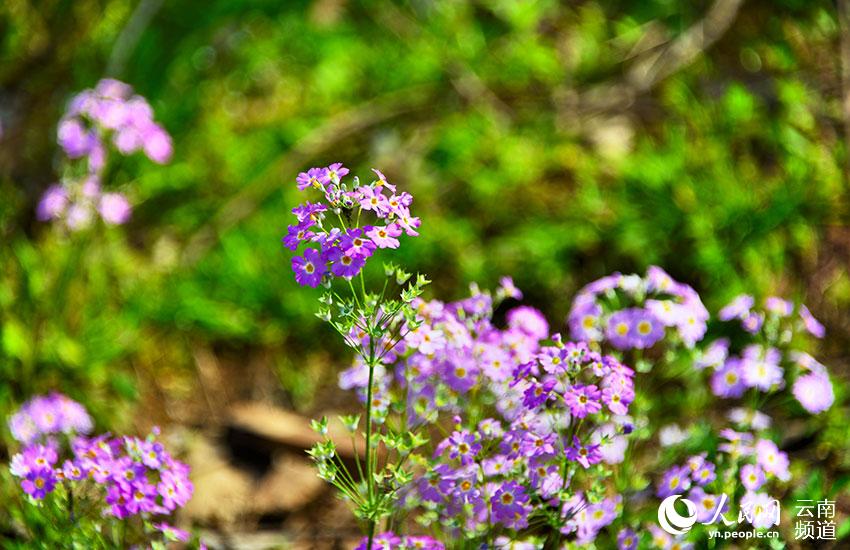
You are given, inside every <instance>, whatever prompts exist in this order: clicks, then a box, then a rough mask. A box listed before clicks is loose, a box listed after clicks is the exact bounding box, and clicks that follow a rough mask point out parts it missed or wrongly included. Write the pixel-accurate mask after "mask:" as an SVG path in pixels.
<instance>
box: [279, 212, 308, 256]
mask: <svg viewBox="0 0 850 550" xmlns="http://www.w3.org/2000/svg"><path fill="white" fill-rule="evenodd" d="M312 226H313V222H312V221H311V220H306V221H304V222H301V223H299V224H298V225H290V226H289V227H288V228H287V233H286V236H285V237H283V239H281V240H282V241H283V245H284V246H285V247H286V248H288V249H290V250H292V251H293V252H294V251H295V250H297V249H298V246H299V245H300V244H301V243H302V242H304V241H308V240H310V239H311V238H313V236H314V235H315V233H313V232H312V231H310V227H312Z"/></svg>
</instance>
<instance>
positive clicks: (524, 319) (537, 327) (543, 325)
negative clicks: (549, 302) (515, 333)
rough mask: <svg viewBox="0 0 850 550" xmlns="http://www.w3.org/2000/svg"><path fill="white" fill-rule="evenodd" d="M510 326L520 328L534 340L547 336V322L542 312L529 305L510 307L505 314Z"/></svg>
mask: <svg viewBox="0 0 850 550" xmlns="http://www.w3.org/2000/svg"><path fill="white" fill-rule="evenodd" d="M505 318H506V320H507V322H508V326H509V327H510V328H513V329H516V330H520V331H522V332H523V333H525V334H526V335H528V336H529V337H530V338H533V339H534V340H542V339H544V338H546V337H547V336H549V323H548V322H546V317H544V316H543V314H542V313H541V312H540V311H539V310H537V309H535V308H533V307H529V306H519V307H515V308H513V309H511V310H510V311H508V313H507V314H506V315H505Z"/></svg>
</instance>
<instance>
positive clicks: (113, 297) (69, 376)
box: [0, 0, 850, 426]
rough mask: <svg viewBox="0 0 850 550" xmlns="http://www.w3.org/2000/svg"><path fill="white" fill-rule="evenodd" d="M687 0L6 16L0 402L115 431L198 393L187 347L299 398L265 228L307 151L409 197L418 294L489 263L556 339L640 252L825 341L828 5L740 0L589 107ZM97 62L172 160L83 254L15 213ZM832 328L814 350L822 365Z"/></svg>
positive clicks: (831, 68) (281, 275)
mask: <svg viewBox="0 0 850 550" xmlns="http://www.w3.org/2000/svg"><path fill="white" fill-rule="evenodd" d="M710 6H711V4H710V3H706V2H695V3H690V4H688V5H687V6H686V7H684V8H683V7H682V6H681V5H679V3H674V2H669V1H663V0H654V1H648V2H647V1H644V2H628V1H621V2H581V3H577V4H575V5H572V6H562V5H560V3H558V2H554V1H536V2H534V1H529V2H512V1H496V0H494V1H478V2H470V3H458V2H433V3H432V2H419V1H411V2H403V3H384V2H374V1H372V2H368V1H364V2H351V1H345V0H317V1H313V2H308V1H301V2H288V3H279V2H271V1H245V0H239V1H232V0H228V1H224V0H220V1H213V2H199V1H179V2H162V3H159V2H150V1H146V2H144V3H143V4H141V7H136V5H135V4H132V5H131V4H128V3H126V2H121V1H109V0H100V1H92V0H82V1H76V2H70V1H63V0H56V1H54V2H51V3H49V5H42V4H41V3H34V2H33V3H30V2H26V1H21V0H12V1H10V2H6V3H4V4H3V5H2V6H0V123H2V127H3V137H2V140H0V238H2V245H0V262H2V266H3V269H2V273H0V278H2V280H0V308H2V313H0V315H2V317H0V322H2V339H0V342H2V353H0V372H2V382H0V403H2V406H0V409H2V410H8V408H9V407H10V406H11V404H12V403H13V402H20V401H21V400H22V399H24V398H25V397H27V396H28V395H30V394H31V393H33V392H38V391H45V390H46V389H48V388H52V387H61V388H62V389H64V390H65V391H66V392H68V393H69V394H71V395H72V396H73V397H75V398H79V399H82V400H83V401H84V402H86V404H87V405H90V406H92V407H93V408H94V409H95V411H94V412H95V414H96V416H97V417H98V420H99V422H100V423H102V424H105V425H107V426H109V425H112V424H114V423H120V422H127V421H128V418H127V416H126V411H128V410H130V409H129V405H127V406H126V407H125V408H118V409H116V408H115V407H116V404H117V403H124V404H128V403H132V402H133V401H134V400H135V399H137V398H138V396H139V391H140V389H139V388H140V386H141V387H142V391H143V392H153V393H154V394H157V392H164V393H166V394H170V395H174V396H176V397H175V398H174V400H173V401H172V403H173V402H174V401H180V400H181V399H190V398H193V397H194V398H197V393H198V392H199V390H198V389H197V384H196V383H195V382H193V381H192V380H193V377H194V376H195V374H194V369H195V362H194V359H193V353H192V349H193V347H194V346H197V345H203V346H209V347H211V348H213V349H216V350H219V351H222V350H225V351H227V350H229V351H230V352H231V353H232V354H235V355H236V356H237V357H240V358H241V360H242V361H245V362H247V360H248V359H247V358H249V357H252V355H253V354H256V353H262V354H264V357H272V358H274V359H272V360H271V363H270V369H271V370H272V371H274V372H277V373H279V375H280V376H278V378H279V379H280V380H281V381H282V382H283V385H284V394H283V395H282V396H281V397H282V398H283V399H286V400H288V402H289V403H290V404H292V405H294V406H297V407H306V406H307V404H308V403H309V402H310V398H311V395H312V387H313V386H314V385H315V384H316V383H317V382H316V379H315V376H314V375H313V373H315V372H316V370H315V369H314V368H312V367H310V368H308V365H310V364H313V363H315V360H316V356H317V355H316V354H317V353H322V354H323V353H330V354H331V356H332V357H340V358H341V357H342V353H341V350H340V348H338V347H334V346H336V345H337V344H336V343H331V344H329V343H328V340H329V338H328V333H327V332H326V330H325V328H324V327H321V326H320V323H319V321H318V320H317V319H315V318H314V317H313V316H312V313H313V311H314V307H315V298H316V293H314V292H311V291H309V290H303V289H299V288H297V286H296V285H295V283H294V281H293V278H292V276H291V273H290V271H289V265H288V264H289V255H288V254H287V253H284V251H282V249H281V245H280V241H279V239H280V237H281V236H282V234H283V233H284V232H285V228H286V225H287V224H288V223H289V221H290V214H289V210H290V209H291V208H292V207H293V206H294V205H295V204H296V203H297V202H298V201H299V200H301V199H302V197H301V196H300V195H299V193H298V192H297V190H296V189H295V186H294V184H293V182H294V177H295V174H296V173H297V172H298V171H299V170H301V169H304V168H306V167H309V166H311V165H325V164H328V163H330V162H334V161H343V162H345V163H346V164H347V165H349V166H350V167H351V168H352V169H353V171H354V172H355V173H359V174H366V173H367V171H368V169H369V168H371V167H378V168H380V169H381V170H383V171H384V172H385V173H386V174H388V176H389V177H390V180H391V181H394V182H396V183H397V184H399V185H400V186H401V187H403V188H404V189H406V190H409V191H410V192H411V193H413V195H414V196H415V197H416V202H415V204H414V208H415V214H416V215H418V216H421V218H422V220H423V225H422V237H421V238H419V239H415V240H408V241H407V242H405V246H403V247H402V249H401V250H400V252H399V254H398V256H399V257H398V261H400V262H403V263H404V264H406V265H408V266H410V269H412V270H419V271H423V272H426V273H428V274H429V275H430V276H431V278H432V279H433V280H434V282H435V284H434V290H433V292H434V293H435V294H436V295H438V296H440V297H441V298H445V299H450V298H453V297H457V296H459V295H460V294H462V293H463V292H464V287H465V285H466V284H467V283H469V282H471V281H479V282H480V283H482V285H493V284H494V283H495V282H496V281H497V279H498V278H499V277H500V276H501V275H503V274H510V275H512V276H513V277H514V279H515V280H516V282H517V284H518V286H520V288H522V289H523V290H524V291H525V292H526V296H527V298H528V301H529V302H530V303H532V304H534V305H536V306H538V307H540V308H542V309H544V310H545V312H546V313H547V314H548V315H549V316H550V319H551V320H552V321H553V322H554V323H555V326H557V327H558V328H563V326H562V324H561V323H562V320H563V318H564V316H565V314H566V312H567V309H568V307H569V302H570V300H571V297H572V295H573V293H574V291H575V290H576V289H577V288H578V287H580V286H581V285H582V284H584V283H585V282H587V281H589V280H590V279H592V278H595V277H598V276H600V275H603V274H605V273H607V272H610V271H614V270H622V271H632V270H637V271H642V270H643V269H645V267H646V266H647V265H649V264H651V263H655V264H659V265H662V266H664V267H665V268H667V269H668V270H669V271H670V272H671V274H672V275H673V276H674V277H676V278H677V279H680V280H684V281H687V282H689V283H691V284H693V285H694V286H695V287H696V288H697V289H698V290H699V291H700V292H701V293H702V295H703V298H704V300H705V301H706V302H707V304H708V305H709V306H710V307H717V306H719V305H721V304H722V303H724V302H725V300H727V299H729V298H730V297H731V296H732V295H734V294H736V293H738V292H744V291H746V292H751V293H755V294H758V295H766V294H769V293H783V294H786V295H789V296H791V297H798V298H804V299H805V300H806V301H807V302H809V303H810V304H811V305H812V306H813V309H814V310H815V312H816V314H818V315H819V316H821V317H823V318H824V319H825V320H826V321H827V324H828V326H829V328H830V331H831V332H832V333H833V334H836V333H841V332H842V331H844V332H846V329H847V328H848V327H850V318H848V315H847V313H846V312H847V306H848V305H850V279H848V276H847V272H846V265H847V259H848V258H850V234H848V233H847V232H846V231H845V224H846V220H847V215H848V202H847V187H846V185H847V184H846V180H845V176H844V174H845V167H844V163H846V162H847V159H846V158H845V150H844V143H845V139H844V136H843V135H842V124H843V121H842V118H841V104H840V101H841V84H840V71H841V67H840V59H839V57H838V56H837V54H836V52H837V44H838V40H839V29H838V23H837V19H836V14H835V13H834V8H833V5H832V4H831V3H829V2H822V1H815V2H802V1H798V0H783V1H781V2H767V1H762V2H748V3H745V4H743V6H742V7H741V8H740V10H739V12H738V13H737V16H736V17H735V18H734V22H733V23H732V26H731V28H730V29H729V30H727V31H726V32H725V33H724V34H723V35H722V37H721V38H720V40H719V41H718V42H717V43H716V44H714V45H713V46H712V47H710V48H709V49H708V51H706V52H704V53H703V54H700V55H698V56H697V57H696V58H695V60H694V61H693V62H692V63H688V64H683V65H682V66H681V67H680V68H679V70H677V71H676V72H675V73H674V74H672V75H671V76H670V77H668V78H664V79H662V80H661V81H660V82H658V84H657V85H655V86H652V87H651V89H649V90H648V91H646V92H641V93H638V94H636V95H635V96H634V97H633V98H631V99H629V100H628V101H625V102H622V101H617V102H613V103H610V102H609V103H607V104H606V103H605V102H602V103H601V105H602V106H601V107H600V104H599V103H598V102H596V101H595V100H596V99H597V96H598V95H599V94H600V93H601V94H602V95H603V96H604V94H605V93H608V92H611V91H612V90H614V89H617V87H618V86H621V85H622V84H623V82H625V80H624V79H625V76H624V75H627V74H629V73H628V71H629V68H630V67H633V66H635V64H636V63H637V62H638V61H641V60H645V59H647V58H648V57H649V56H651V55H652V54H653V53H655V52H663V51H664V48H665V46H667V45H669V44H670V43H671V41H673V40H675V39H676V37H678V36H681V35H682V33H684V32H686V30H687V29H688V28H689V27H690V26H691V25H694V24H695V23H697V22H698V21H700V19H701V18H702V17H703V16H704V15H705V13H706V12H707V10H708V9H710ZM134 9H135V10H136V11H135V12H134V11H133V10H134ZM134 13H135V15H134ZM140 14H141V15H140ZM148 17H149V20H147V21H146V20H145V19H146V18H148ZM136 36H137V37H138V41H135V40H134V37H136ZM116 44H117V45H116ZM107 66H111V67H113V69H114V72H113V73H111V76H116V77H118V78H121V79H123V80H125V81H127V82H129V83H131V84H132V85H133V86H134V87H135V89H136V90H137V91H138V92H139V93H141V94H143V95H145V96H146V97H148V98H149V99H150V100H151V102H152V104H153V106H154V109H155V111H156V117H157V119H158V120H159V121H161V122H162V123H163V124H164V125H165V127H166V128H167V129H168V130H169V132H171V133H172V135H173V136H174V138H175V155H174V160H173V161H172V163H171V164H170V165H168V166H165V167H161V166H156V165H151V164H147V163H145V162H143V161H141V159H136V158H130V159H124V160H122V161H120V162H117V163H116V164H115V165H113V166H111V167H110V171H109V174H110V181H111V182H113V183H112V185H114V186H118V187H121V188H123V189H125V190H127V191H128V192H129V193H130V194H131V196H132V198H133V200H134V202H135V203H136V204H137V205H138V206H137V208H136V210H135V212H134V218H133V220H132V222H131V225H130V227H129V229H128V230H127V231H126V232H123V231H103V232H101V233H99V234H96V235H92V236H90V237H89V243H88V244H86V243H83V242H80V241H81V239H78V238H74V239H73V240H72V241H69V240H68V239H67V238H66V237H65V236H63V235H61V234H60V233H59V232H57V231H55V230H53V229H52V228H50V227H49V226H46V225H44V224H40V223H38V222H36V221H34V215H33V213H34V204H35V201H36V200H37V198H38V196H39V194H40V192H41V191H43V189H44V188H45V187H46V186H47V185H48V184H49V183H50V182H51V181H53V180H55V178H56V173H57V166H58V164H57V163H58V160H59V158H60V157H59V152H58V151H57V147H56V145H55V126H56V122H57V120H58V118H59V117H60V115H61V113H62V111H63V109H64V105H65V102H66V101H67V99H68V97H70V94H72V93H73V92H74V91H77V90H79V89H82V88H86V87H89V86H91V85H93V84H94V83H95V82H96V81H97V79H99V78H100V77H102V76H103V75H104V72H105V70H106V67H107ZM846 341H847V340H846V336H838V337H837V338H835V339H833V342H834V343H833V344H832V347H831V349H830V350H828V354H829V355H830V356H831V357H832V358H833V362H835V361H837V362H838V365H837V366H838V367H839V368H842V367H843V368H846V365H847V360H846V352H845V351H842V350H843V347H842V346H843V344H844V343H846ZM329 346H330V347H329ZM239 360H240V359H237V360H235V362H237V363H238V362H239ZM341 360H342V359H341ZM237 370H238V367H237ZM306 373H310V374H309V375H308V374H306ZM152 388H153V389H152ZM305 388H307V389H305ZM264 391H266V392H270V393H273V392H274V391H276V390H275V389H274V388H265V389H264ZM236 397H238V396H236ZM175 410H176V409H169V410H166V411H165V412H164V414H165V416H166V417H168V416H172V417H174V416H179V415H178V413H177V412H175Z"/></svg>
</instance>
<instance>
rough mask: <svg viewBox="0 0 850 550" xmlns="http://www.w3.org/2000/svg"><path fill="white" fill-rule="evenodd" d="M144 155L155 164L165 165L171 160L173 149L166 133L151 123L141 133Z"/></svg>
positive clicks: (169, 137)
mask: <svg viewBox="0 0 850 550" xmlns="http://www.w3.org/2000/svg"><path fill="white" fill-rule="evenodd" d="M142 136H143V137H142V140H143V142H144V145H143V147H144V150H145V155H146V156H147V157H148V158H149V159H151V160H152V161H154V162H155V163H157V164H167V163H168V161H170V160H171V155H172V153H173V152H174V147H173V145H172V144H171V136H170V135H168V132H166V131H165V130H163V129H162V128H160V127H159V126H157V125H156V124H153V123H151V125H150V126H149V127H147V128H146V129H145V130H144V131H143V133H142Z"/></svg>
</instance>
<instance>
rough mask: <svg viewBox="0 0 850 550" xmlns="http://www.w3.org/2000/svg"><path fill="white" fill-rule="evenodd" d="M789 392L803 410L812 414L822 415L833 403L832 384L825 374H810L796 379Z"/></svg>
mask: <svg viewBox="0 0 850 550" xmlns="http://www.w3.org/2000/svg"><path fill="white" fill-rule="evenodd" d="M791 392H792V393H793V394H794V397H795V398H797V401H799V402H800V404H801V405H802V406H803V408H804V409H806V410H807V411H809V412H810V413H812V414H818V413H822V412H823V411H825V410H827V409H828V408H830V407H831V406H832V403H833V402H834V401H835V393H834V392H833V390H832V382H830V381H829V376H827V374H826V373H821V372H812V373H810V374H805V375H803V376H800V377H798V378H797V380H796V381H795V382H794V387H793V388H792V390H791Z"/></svg>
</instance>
